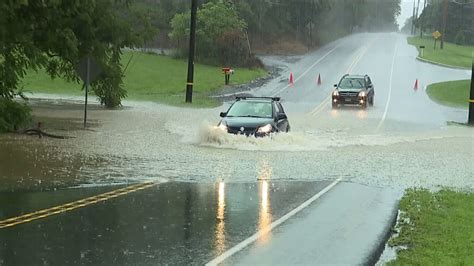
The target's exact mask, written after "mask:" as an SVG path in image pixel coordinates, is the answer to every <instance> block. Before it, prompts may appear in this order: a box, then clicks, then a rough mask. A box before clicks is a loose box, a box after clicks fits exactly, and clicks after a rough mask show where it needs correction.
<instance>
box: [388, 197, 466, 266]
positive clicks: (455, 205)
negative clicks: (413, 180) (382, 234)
mask: <svg viewBox="0 0 474 266" xmlns="http://www.w3.org/2000/svg"><path fill="white" fill-rule="evenodd" d="M400 209H401V210H402V211H403V212H404V214H402V216H401V218H402V219H401V221H402V222H401V223H400V224H399V225H400V230H401V231H400V234H399V235H398V236H397V237H395V238H393V239H391V240H390V242H389V244H390V245H391V246H405V247H407V249H406V250H399V251H398V252H397V259H396V260H395V261H393V262H390V263H388V264H389V265H473V264H474V253H473V251H474V193H461V192H454V191H449V190H442V191H440V192H437V193H432V192H429V191H427V190H417V189H410V190H408V191H407V192H406V193H405V195H404V197H403V198H402V200H401V202H400ZM406 219H409V220H406ZM403 221H405V222H403Z"/></svg>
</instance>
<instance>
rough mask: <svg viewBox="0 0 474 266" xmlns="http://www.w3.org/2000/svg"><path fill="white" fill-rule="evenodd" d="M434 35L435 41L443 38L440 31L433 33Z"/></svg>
mask: <svg viewBox="0 0 474 266" xmlns="http://www.w3.org/2000/svg"><path fill="white" fill-rule="evenodd" d="M432 34H433V37H434V38H435V39H439V37H441V32H439V31H435V32H433V33H432Z"/></svg>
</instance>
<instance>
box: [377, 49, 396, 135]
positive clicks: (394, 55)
mask: <svg viewBox="0 0 474 266" xmlns="http://www.w3.org/2000/svg"><path fill="white" fill-rule="evenodd" d="M397 50H398V40H397V43H396V44H395V51H394V52H393V58H392V67H391V69H390V84H389V85H388V99H387V104H386V105H385V111H384V112H383V115H382V120H380V122H379V124H378V126H377V131H378V130H379V129H380V127H381V126H382V124H383V122H384V121H385V118H386V117H387V111H388V106H389V105H390V99H391V98H392V81H393V66H394V65H395V57H396V55H397Z"/></svg>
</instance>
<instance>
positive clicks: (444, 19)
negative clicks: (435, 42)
mask: <svg viewBox="0 0 474 266" xmlns="http://www.w3.org/2000/svg"><path fill="white" fill-rule="evenodd" d="M447 16H448V0H444V10H443V32H442V33H441V34H442V35H441V45H440V48H441V49H443V47H444V36H445V35H446V18H447Z"/></svg>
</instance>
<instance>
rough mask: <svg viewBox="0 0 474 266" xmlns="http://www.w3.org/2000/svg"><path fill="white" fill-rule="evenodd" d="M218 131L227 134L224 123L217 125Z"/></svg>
mask: <svg viewBox="0 0 474 266" xmlns="http://www.w3.org/2000/svg"><path fill="white" fill-rule="evenodd" d="M217 128H218V129H220V130H222V131H226V132H227V125H226V124H224V123H219V125H218V126H217Z"/></svg>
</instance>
